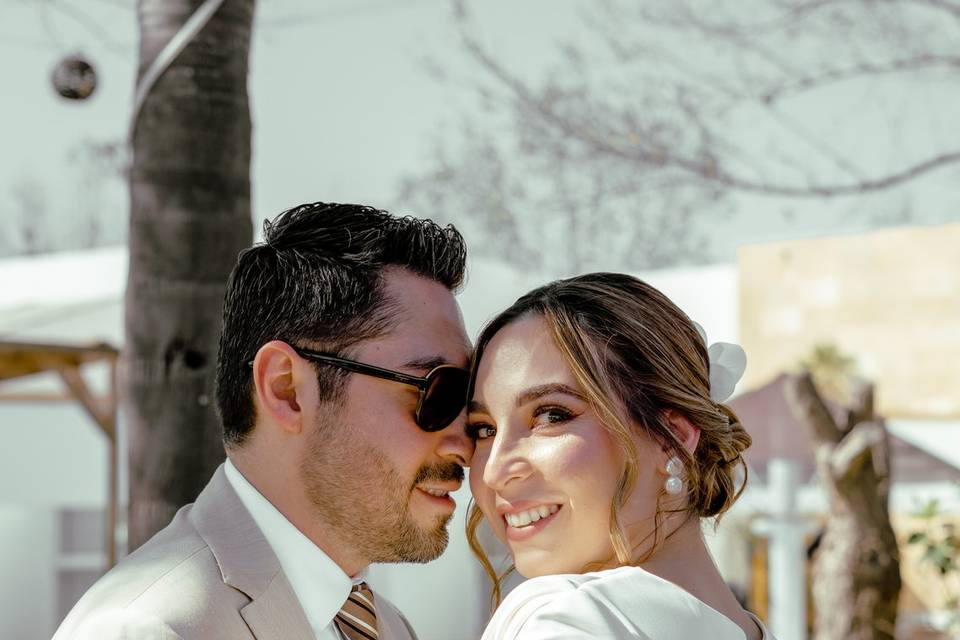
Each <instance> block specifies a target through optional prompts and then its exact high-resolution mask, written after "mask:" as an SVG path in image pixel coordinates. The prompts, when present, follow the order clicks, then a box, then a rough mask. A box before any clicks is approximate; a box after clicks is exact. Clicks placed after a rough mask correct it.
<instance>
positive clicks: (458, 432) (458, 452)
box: [437, 410, 474, 467]
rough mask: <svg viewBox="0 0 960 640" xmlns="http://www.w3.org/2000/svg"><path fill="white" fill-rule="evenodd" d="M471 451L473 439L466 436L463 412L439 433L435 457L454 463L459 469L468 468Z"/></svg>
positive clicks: (465, 422)
mask: <svg viewBox="0 0 960 640" xmlns="http://www.w3.org/2000/svg"><path fill="white" fill-rule="evenodd" d="M473 450H474V442H473V438H471V437H470V436H468V435H467V412H466V410H463V411H461V412H460V415H459V416H457V418H456V419H455V420H454V421H453V422H452V423H450V425H449V426H447V427H446V428H445V429H443V430H442V431H440V443H439V444H438V445H437V455H439V456H440V457H441V458H443V459H445V460H451V461H453V462H456V463H457V464H459V465H460V466H461V467H469V466H470V461H471V460H472V459H473Z"/></svg>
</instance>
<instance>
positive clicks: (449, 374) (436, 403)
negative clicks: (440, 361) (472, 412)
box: [417, 367, 470, 431]
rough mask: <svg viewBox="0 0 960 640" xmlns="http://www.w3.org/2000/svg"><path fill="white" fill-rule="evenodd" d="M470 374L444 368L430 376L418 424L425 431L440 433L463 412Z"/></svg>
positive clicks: (461, 370)
mask: <svg viewBox="0 0 960 640" xmlns="http://www.w3.org/2000/svg"><path fill="white" fill-rule="evenodd" d="M469 380H470V374H469V373H467V372H466V371H464V370H463V369H456V368H454V367H443V368H442V369H437V370H435V371H434V372H433V373H432V374H431V375H430V386H428V387H427V389H426V391H424V394H423V402H422V403H421V404H420V416H419V417H420V419H419V420H418V422H417V424H418V425H420V428H421V429H423V430H424V431H440V430H441V429H443V428H445V427H446V426H447V425H449V424H450V423H451V422H453V421H454V419H455V418H456V417H457V416H458V415H460V412H461V411H463V407H464V406H465V405H466V404H467V384H468V382H469Z"/></svg>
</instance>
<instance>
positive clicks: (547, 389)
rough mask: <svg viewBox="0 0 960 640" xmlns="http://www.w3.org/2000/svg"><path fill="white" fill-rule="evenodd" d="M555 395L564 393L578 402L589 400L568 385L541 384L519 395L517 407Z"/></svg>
mask: <svg viewBox="0 0 960 640" xmlns="http://www.w3.org/2000/svg"><path fill="white" fill-rule="evenodd" d="M554 393H563V394H566V395H568V396H573V397H574V398H577V399H578V400H582V401H584V402H586V400H587V397H586V396H585V395H583V392H581V391H580V390H578V389H574V388H573V387H571V386H570V385H568V384H563V383H560V382H554V383H550V384H541V385H538V386H536V387H530V388H529V389H527V390H526V391H524V392H523V393H521V394H520V395H518V396H517V407H522V406H523V405H525V404H527V403H528V402H533V401H534V400H537V399H539V398H542V397H543V396H548V395H551V394H554Z"/></svg>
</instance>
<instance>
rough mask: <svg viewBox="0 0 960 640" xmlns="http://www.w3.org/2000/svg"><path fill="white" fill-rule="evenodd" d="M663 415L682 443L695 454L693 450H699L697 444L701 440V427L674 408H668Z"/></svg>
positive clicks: (691, 453)
mask: <svg viewBox="0 0 960 640" xmlns="http://www.w3.org/2000/svg"><path fill="white" fill-rule="evenodd" d="M663 417H664V418H666V420H667V423H668V424H669V425H670V428H671V430H672V431H673V435H674V436H676V438H677V441H678V442H679V443H680V445H681V446H682V447H683V448H684V449H686V450H687V451H688V452H689V453H690V455H693V452H694V451H696V450H697V444H699V442H700V427H698V426H696V425H695V424H693V423H692V422H690V419H689V418H687V416H685V415H683V414H682V413H680V412H679V411H675V410H674V409H666V410H665V411H664V412H663Z"/></svg>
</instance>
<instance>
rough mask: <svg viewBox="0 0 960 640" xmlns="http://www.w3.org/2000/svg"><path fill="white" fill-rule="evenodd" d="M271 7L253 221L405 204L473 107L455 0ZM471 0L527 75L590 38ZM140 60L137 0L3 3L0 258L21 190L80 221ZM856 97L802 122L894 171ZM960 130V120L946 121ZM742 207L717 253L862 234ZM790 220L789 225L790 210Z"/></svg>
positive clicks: (259, 83)
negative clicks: (83, 69)
mask: <svg viewBox="0 0 960 640" xmlns="http://www.w3.org/2000/svg"><path fill="white" fill-rule="evenodd" d="M258 4H259V7H258V15H257V26H256V28H255V32H254V33H255V35H254V43H253V49H252V61H251V77H250V85H249V86H250V94H251V102H252V109H253V122H254V140H253V149H254V161H253V195H254V200H253V209H254V218H255V220H256V221H259V220H262V219H263V218H266V217H272V216H273V215H275V214H276V213H278V212H279V211H281V210H282V209H284V208H287V207H289V206H293V205H295V204H298V203H301V202H307V201H314V200H329V201H349V202H362V203H367V204H373V205H377V206H383V207H388V208H393V207H394V206H395V205H396V198H395V196H396V193H397V183H398V181H399V179H400V178H401V177H402V176H403V175H404V174H405V173H408V172H410V171H411V170H416V169H418V168H422V167H424V166H426V164H427V163H428V161H429V159H430V157H431V150H432V149H433V146H434V142H436V141H437V140H439V139H441V138H442V137H443V136H444V135H445V132H451V131H453V129H454V127H455V125H456V123H457V118H458V112H459V110H462V109H470V108H472V105H473V101H472V94H471V93H470V92H469V91H468V90H467V89H466V88H464V87H461V86H459V85H457V84H456V82H454V83H447V84H444V83H441V82H439V81H438V80H436V79H435V78H434V77H432V76H431V74H430V73H428V72H427V69H426V65H425V63H424V59H425V58H428V57H433V58H435V59H439V60H441V61H442V62H443V63H444V64H446V65H448V67H449V68H450V69H452V70H454V72H458V71H461V72H463V73H472V72H473V71H472V67H470V66H467V65H465V64H464V63H463V62H462V55H463V54H462V53H461V51H460V49H459V48H458V44H457V36H456V32H455V30H454V28H453V19H452V17H451V13H450V5H449V2H448V1H447V0H390V1H384V0H370V1H363V2H361V1H360V0H326V1H323V2H320V1H317V0H309V1H308V0H272V1H271V2H269V3H268V2H265V1H262V2H260V3H258ZM472 5H473V6H475V9H474V10H475V12H476V13H477V17H478V21H479V24H480V27H481V34H482V37H483V40H484V42H485V43H486V44H487V45H488V46H489V47H490V49H491V50H493V51H495V52H497V54H498V55H499V56H500V59H501V60H504V61H507V62H508V63H509V65H510V67H511V68H512V69H514V70H517V71H519V72H520V73H523V74H535V73H536V72H537V71H538V70H541V69H544V68H546V67H547V66H548V65H549V63H550V62H551V61H552V60H554V57H553V52H554V47H553V46H552V45H553V44H555V43H556V42H557V41H558V40H560V39H561V38H565V37H576V36H577V35H578V34H579V33H581V32H582V31H583V25H582V24H581V23H580V19H579V15H578V13H577V11H576V8H577V7H578V6H580V5H581V2H578V1H575V0H525V1H524V2H509V1H507V0H486V1H485V2H483V3H472ZM43 7H47V9H45V10H44V9H43ZM57 7H64V8H63V9H58V8H57ZM78 11H82V14H81V15H83V16H85V17H84V18H83V22H81V21H78V20H76V19H74V18H73V17H71V16H72V13H71V12H74V13H75V12H78ZM73 52H81V53H83V54H84V55H85V56H86V57H87V58H89V59H90V60H91V61H92V62H93V63H94V64H95V65H96V67H97V70H98V72H99V77H100V85H99V87H98V89H97V91H96V93H95V94H94V96H93V97H92V98H91V99H90V100H88V101H86V102H82V103H76V102H68V101H65V100H62V99H61V98H59V97H58V96H57V95H56V94H55V93H54V92H53V90H52V88H51V85H50V72H51V69H52V68H53V66H54V65H55V63H56V61H57V60H59V59H60V58H61V57H63V56H64V55H66V54H68V53H73ZM135 58H136V23H135V12H134V0H48V1H46V2H39V1H37V0H0V59H3V60H4V61H5V64H4V71H3V73H4V81H5V82H4V89H3V94H2V99H0V141H2V148H3V151H2V153H0V192H2V193H3V194H4V195H5V196H6V197H5V198H3V199H0V203H2V204H0V230H2V231H0V233H2V234H4V236H6V237H3V236H0V255H2V253H3V252H4V251H5V248H6V247H7V246H9V244H10V243H11V238H10V234H11V233H12V227H11V224H12V223H11V221H12V219H13V218H14V217H15V216H17V215H19V210H20V205H19V204H18V202H19V200H18V198H17V196H16V195H15V194H16V192H17V191H19V192H21V193H22V192H23V191H25V190H26V191H31V192H39V194H40V195H39V197H40V198H42V199H43V200H46V202H47V204H48V209H49V213H48V218H49V219H48V220H46V228H48V229H50V233H51V234H54V235H56V234H60V235H59V236H58V237H63V236H64V234H71V233H75V230H74V228H73V225H75V224H76V221H75V217H76V216H75V215H74V216H72V215H71V214H72V213H73V210H74V207H75V206H76V205H75V203H76V202H78V198H79V196H78V186H77V185H78V183H79V181H80V179H81V178H82V169H81V168H80V167H78V162H77V161H76V160H75V159H70V158H69V157H68V151H69V150H70V149H72V148H75V147H76V146H77V145H78V144H79V143H80V142H81V141H83V140H94V141H110V140H118V139H121V138H122V137H123V135H124V133H125V131H126V127H127V124H128V118H129V110H130V105H131V102H132V93H133V81H134V69H135ZM956 84H957V85H958V86H960V83H956ZM902 90H903V91H914V92H926V94H927V95H928V96H929V98H928V99H927V100H926V102H928V103H931V104H935V103H943V104H944V105H945V106H944V109H943V110H941V111H943V112H944V113H946V112H949V111H952V107H951V106H950V105H954V104H956V99H957V98H958V91H957V90H955V89H953V88H952V83H951V87H950V88H949V90H944V89H943V87H941V86H933V87H931V86H930V85H925V86H923V87H915V86H911V87H903V89H902ZM858 91H859V93H857V94H856V95H855V96H854V95H853V94H851V95H848V96H846V98H847V99H848V101H847V103H846V104H845V106H844V107H843V108H842V111H844V113H838V109H837V107H836V103H834V102H831V101H829V100H827V99H823V100H820V101H819V102H817V101H812V102H810V103H808V104H802V105H800V106H799V107H798V108H799V109H800V110H801V111H803V113H804V114H805V115H806V114H810V113H814V114H816V113H821V112H822V115H821V116H817V117H820V118H822V119H823V121H824V122H828V123H831V124H832V125H833V126H834V127H835V131H836V134H835V135H837V136H838V137H842V136H844V135H848V136H854V138H853V141H852V143H853V144H856V145H860V147H862V155H863V158H864V161H865V163H866V164H868V165H869V164H870V163H871V161H873V160H876V159H877V158H880V159H881V161H882V162H881V164H882V163H887V164H888V165H890V166H893V165H895V164H896V160H897V159H896V158H895V157H893V152H891V151H890V150H889V149H886V150H884V151H883V152H878V151H877V150H876V149H875V148H874V147H873V146H872V141H871V140H870V139H869V137H868V136H863V135H861V134H859V133H857V130H856V129H854V128H852V127H850V126H848V122H849V121H850V120H856V119H857V118H858V117H859V113H857V112H853V110H854V109H859V108H861V106H862V105H864V104H869V103H870V102H871V101H876V100H877V99H878V98H882V96H881V95H880V94H879V93H878V92H876V91H874V92H872V93H870V92H867V91H863V90H860V89H858ZM833 98H835V96H834V97H833ZM833 98H831V99H833ZM851 105H852V106H851ZM878 113H879V112H878ZM872 117H875V118H882V117H883V115H882V114H881V115H876V114H874V116H872ZM924 117H925V118H927V119H928V120H929V122H930V126H929V127H928V128H927V131H926V132H925V135H929V137H931V139H935V140H936V139H937V136H942V135H948V136H953V137H954V138H956V137H957V133H956V130H957V127H947V128H946V131H947V133H946V134H943V133H942V131H943V130H944V124H945V123H944V122H940V121H939V120H938V117H937V116H936V114H934V116H932V117H928V116H926V115H924ZM941 119H942V118H941ZM951 123H952V119H947V121H946V124H947V125H949V124H951ZM934 125H936V126H934ZM880 126H881V127H882V123H881V125H880ZM742 135H743V136H746V137H750V136H755V135H756V131H754V130H752V129H751V126H750V124H749V123H748V124H747V125H745V127H744V132H743V133H742ZM858 135H859V136H861V137H860V138H856V136H858ZM920 137H921V138H922V136H920ZM757 140H758V141H759V140H760V138H757ZM758 144H759V142H758ZM911 144H913V141H911ZM917 144H921V145H924V144H927V143H926V142H923V141H921V142H919V143H917ZM958 146H960V140H958ZM957 176H958V170H957V169H952V170H948V171H945V172H941V173H939V174H936V176H934V177H932V178H931V179H929V180H925V181H924V182H923V183H921V185H920V186H919V187H917V189H918V190H919V192H920V196H919V200H920V201H921V202H922V206H921V207H920V208H921V209H922V211H921V213H920V215H919V218H920V220H921V221H927V222H934V221H939V220H944V219H950V218H951V217H952V219H958V218H960V189H957V187H956V186H955V185H956V184H957V183H958V181H957ZM100 198H101V200H100V202H101V203H102V205H103V209H104V211H105V213H104V221H105V224H107V225H109V226H110V227H111V228H113V229H114V233H118V232H116V228H117V226H118V225H121V224H123V220H124V218H125V215H126V213H125V206H126V202H125V186H124V185H123V183H122V182H121V181H120V180H119V179H116V180H112V181H110V182H109V184H107V187H106V188H105V189H104V191H103V193H101V194H100ZM902 199H903V195H902V194H899V193H891V194H884V195H882V196H878V197H876V198H874V199H872V200H870V201H869V202H868V203H867V204H865V205H863V206H865V207H869V208H871V210H872V209H874V208H875V209H876V210H878V211H886V210H889V211H895V210H896V209H897V207H898V206H899V205H898V203H899V202H900V201H901V200H902ZM739 205H740V206H739V210H738V212H737V214H736V215H735V216H734V217H733V218H730V219H724V220H718V221H717V224H716V231H715V233H714V234H713V235H714V237H715V239H716V244H717V246H718V247H719V250H718V253H717V255H718V259H721V260H730V259H732V258H733V252H734V249H735V247H736V245H737V244H740V243H744V242H757V241H764V240H771V239H779V238H783V237H785V236H794V235H811V234H822V233H833V232H842V231H846V230H851V229H855V228H857V227H858V226H860V225H862V222H860V221H858V220H856V219H853V218H851V217H850V216H848V215H846V214H845V211H846V208H847V207H849V202H846V203H842V202H841V203H822V202H818V201H794V202H782V201H776V200H771V199H768V198H751V199H743V200H741V201H740V203H739ZM787 210H789V212H790V215H787V216H785V215H784V211H787ZM412 213H415V212H412ZM256 226H259V223H257V225H256ZM106 233H107V234H108V235H109V233H110V232H109V231H108V232H106ZM117 237H119V235H118V236H117ZM468 241H469V238H468Z"/></svg>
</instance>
